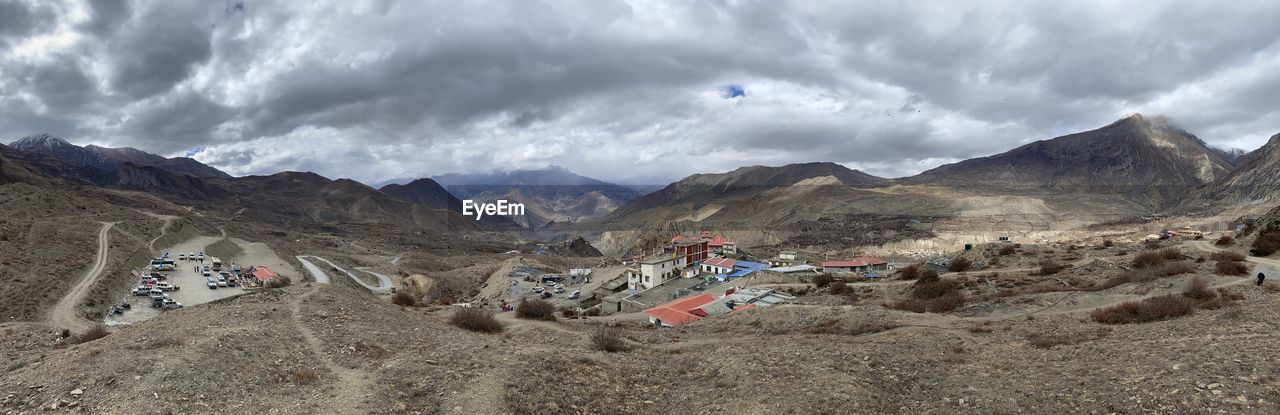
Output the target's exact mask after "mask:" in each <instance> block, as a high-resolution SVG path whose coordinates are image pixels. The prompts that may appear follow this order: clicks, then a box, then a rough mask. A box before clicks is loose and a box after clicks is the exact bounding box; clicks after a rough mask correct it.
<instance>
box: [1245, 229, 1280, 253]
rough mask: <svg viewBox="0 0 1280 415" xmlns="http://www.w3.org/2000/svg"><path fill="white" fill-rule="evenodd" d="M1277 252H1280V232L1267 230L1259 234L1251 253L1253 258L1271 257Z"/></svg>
mask: <svg viewBox="0 0 1280 415" xmlns="http://www.w3.org/2000/svg"><path fill="white" fill-rule="evenodd" d="M1277 250H1280V230H1265V231H1262V232H1260V233H1258V238H1257V239H1254V240H1253V248H1252V249H1250V250H1249V252H1250V253H1252V254H1253V256H1269V255H1271V254H1274V253H1275V252H1276V251H1277Z"/></svg>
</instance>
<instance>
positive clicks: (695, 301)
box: [644, 293, 716, 326]
mask: <svg viewBox="0 0 1280 415" xmlns="http://www.w3.org/2000/svg"><path fill="white" fill-rule="evenodd" d="M715 300H716V298H715V297H712V296H711V295H710V294H705V293H704V294H698V295H693V296H689V297H685V298H681V299H678V300H675V301H672V302H669V303H666V304H662V305H659V306H657V307H654V308H650V309H648V310H644V313H645V314H648V315H649V316H650V317H653V318H656V319H658V320H662V322H663V323H666V324H670V325H672V326H679V325H682V324H686V323H689V322H691V321H694V320H698V319H701V318H702V317H701V316H698V315H695V314H692V313H690V311H691V310H693V309H695V308H698V307H702V306H704V305H707V304H708V303H710V302H712V301H715Z"/></svg>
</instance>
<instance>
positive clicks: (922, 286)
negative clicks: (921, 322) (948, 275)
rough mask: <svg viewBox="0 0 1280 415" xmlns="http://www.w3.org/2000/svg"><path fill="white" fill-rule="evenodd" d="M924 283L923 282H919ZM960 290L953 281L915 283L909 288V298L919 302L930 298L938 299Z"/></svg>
mask: <svg viewBox="0 0 1280 415" xmlns="http://www.w3.org/2000/svg"><path fill="white" fill-rule="evenodd" d="M921 281H924V280H921ZM959 289H960V284H959V283H957V282H955V281H954V280H937V281H932V282H923V283H922V282H917V283H916V284H915V286H914V287H911V296H912V297H915V298H919V299H921V300H928V299H930V298H938V297H941V296H944V295H947V294H950V293H953V292H956V291H958V290H959Z"/></svg>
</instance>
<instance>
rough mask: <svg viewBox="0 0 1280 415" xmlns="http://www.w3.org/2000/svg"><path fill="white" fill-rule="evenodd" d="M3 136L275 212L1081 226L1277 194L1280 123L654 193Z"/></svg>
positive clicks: (33, 175) (31, 158) (299, 216)
mask: <svg viewBox="0 0 1280 415" xmlns="http://www.w3.org/2000/svg"><path fill="white" fill-rule="evenodd" d="M0 147H3V146H0ZM3 148H4V151H3V152H2V153H0V155H3V156H4V157H5V159H4V160H3V161H0V173H2V174H0V183H3V182H10V181H28V182H37V181H47V180H50V179H53V180H63V181H68V182H73V183H78V185H85V184H88V185H94V186H101V187H107V188H117V189H125V190H133V191H142V192H147V193H152V194H155V195H159V196H161V197H164V198H166V199H169V200H172V201H175V202H178V203H182V204H186V205H196V206H203V207H210V208H217V209H222V210H230V211H236V210H237V209H239V210H240V211H241V212H240V214H246V215H258V216H260V217H261V218H262V219H264V220H271V221H273V222H282V221H284V222H287V221H293V220H303V221H307V222H312V223H316V224H321V223H325V222H330V221H337V222H361V223H386V224H404V225H408V226H420V227H427V228H434V229H462V230H466V229H480V228H493V229H502V228H504V227H509V226H510V225H511V222H514V223H515V224H518V225H519V226H520V227H523V228H527V229H532V230H539V229H579V230H585V229H592V228H596V227H616V228H622V229H625V228H629V227H636V226H641V225H645V224H652V223H675V222H686V223H700V224H721V225H725V226H750V227H777V226H788V225H789V224H796V223H803V222H805V221H813V220H819V219H822V218H833V217H841V216H844V215H850V214H905V215H923V216H947V217H955V218H969V219H968V220H978V219H975V218H986V219H981V220H988V221H995V222H996V223H999V222H1000V221H1002V220H1007V219H1009V218H1013V220H1015V221H1022V222H1029V221H1040V222H1046V221H1047V222H1054V221H1063V220H1071V221H1079V222H1081V223H1087V222H1090V221H1100V220H1105V218H1106V217H1109V216H1111V217H1114V216H1116V215H1143V214H1152V213H1159V212H1165V211H1168V210H1170V209H1175V208H1179V209H1183V210H1194V209H1195V208H1205V207H1211V206H1213V205H1214V204H1219V203H1260V202H1268V201H1273V200H1275V199H1277V198H1278V197H1280V191H1278V190H1280V189H1278V188H1277V187H1276V186H1274V185H1273V183H1275V181H1276V179H1277V178H1280V135H1277V136H1275V137H1272V139H1271V141H1270V142H1268V143H1267V145H1265V146H1263V147H1262V148H1259V149H1258V150H1256V151H1253V152H1250V153H1248V154H1245V155H1243V156H1238V155H1236V154H1231V153H1228V152H1225V151H1223V150H1219V149H1216V148H1212V147H1210V146H1207V145H1206V144H1205V143H1204V142H1203V141H1201V140H1200V139H1199V138H1197V137H1196V136H1195V135H1193V134H1191V133H1189V132H1187V131H1185V130H1183V129H1181V128H1179V127H1177V126H1176V125H1175V124H1173V123H1172V122H1170V121H1169V120H1167V119H1164V118H1162V117H1144V116H1142V115H1139V114H1134V115H1131V116H1128V117H1125V118H1122V119H1120V120H1117V121H1115V122H1113V123H1111V124H1109V125H1106V126H1103V127H1101V128H1098V129H1095V130H1090V131H1084V132H1080V133H1075V134H1069V135H1065V136H1061V137H1056V138H1052V139H1047V140H1040V141H1035V142H1032V143H1029V144H1026V145H1022V146H1019V147H1017V148H1014V149H1012V150H1009V151H1006V152H1004V153H1000V154H995V155H991V156H986V157H978V158H974V159H969V160H964V161H961V162H958V163H953V164H948V165H943V166H939V167H937V168H934V169H930V170H928V171H925V172H922V173H920V174H918V175H915V176H911V177H903V178H893V179H890V178H881V177H876V176H873V175H870V174H867V173H864V172H861V171H857V170H853V169H849V168H847V167H844V166H842V165H840V164H837V163H831V162H816V163H801V164H790V165H785V166H779V167H769V166H748V167H742V168H739V169H736V170H733V171H730V172H726V173H713V174H694V175H691V176H688V177H686V178H684V179H681V180H678V181H676V182H674V183H671V184H669V185H667V186H666V187H664V188H662V189H659V190H657V191H654V192H651V193H648V194H641V192H638V191H636V190H635V189H633V188H629V187H626V186H620V185H615V184H612V183H608V182H604V181H600V180H596V179H592V178H589V177H584V176H580V175H577V174H574V173H572V172H570V171H568V170H566V169H564V168H560V167H551V168H547V169H540V170H516V171H499V172H493V173H488V174H445V175H439V176H434V177H431V178H419V179H415V180H412V181H409V182H406V183H403V184H388V185H385V186H382V187H381V188H380V189H374V188H371V187H369V186H366V185H363V184H361V183H358V182H355V181H352V180H347V179H338V180H330V179H328V178H324V177H322V176H320V175H317V174H314V173H303V172H285V173H278V174H274V175H269V176H248V177H230V176H229V175H227V174H225V173H223V172H221V171H218V170H217V169H214V168H212V167H209V166H205V165H203V164H201V163H199V162H197V161H195V160H192V159H189V158H165V157H161V156H157V155H153V154H148V153H145V152H142V151H140V150H136V149H129V148H125V149H109V148H103V147H97V146H85V147H79V146H75V145H72V144H70V143H68V142H66V141H65V140H62V139H59V138H56V137H52V136H48V135H35V136H29V137H24V138H22V139H20V140H17V141H15V142H14V143H13V144H12V146H9V147H3ZM462 199H473V200H476V201H478V202H488V201H493V200H497V199H506V200H508V201H511V202H517V203H524V204H525V206H526V214H525V215H524V216H522V217H516V218H503V219H501V220H495V219H489V220H487V221H484V222H481V223H475V221H474V220H468V219H465V218H462V217H461V216H460V215H459V214H458V212H459V211H460V210H461V206H462V202H461V200H462ZM1030 218H1037V219H1034V220H1033V219H1030ZM1046 218H1047V219H1046ZM1064 218H1066V219H1064ZM458 223H464V224H465V225H458ZM1063 223H1070V222H1063Z"/></svg>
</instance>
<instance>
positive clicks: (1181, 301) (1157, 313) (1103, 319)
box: [1089, 295, 1196, 324]
mask: <svg viewBox="0 0 1280 415" xmlns="http://www.w3.org/2000/svg"><path fill="white" fill-rule="evenodd" d="M1195 308H1196V304H1195V301H1192V300H1191V299H1189V298H1186V297H1183V296H1177V295H1162V296H1159V297H1151V298H1148V299H1146V300H1142V301H1130V302H1126V303H1123V304H1120V305H1116V306H1112V307H1107V308H1099V309H1096V310H1093V312H1092V313H1090V314H1089V316H1090V317H1091V318H1093V321H1096V322H1099V323H1102V324H1134V323H1149V322H1153V321H1160V320H1168V319H1173V318H1178V317H1182V316H1186V315H1190V314H1191V313H1193V312H1195Z"/></svg>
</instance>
